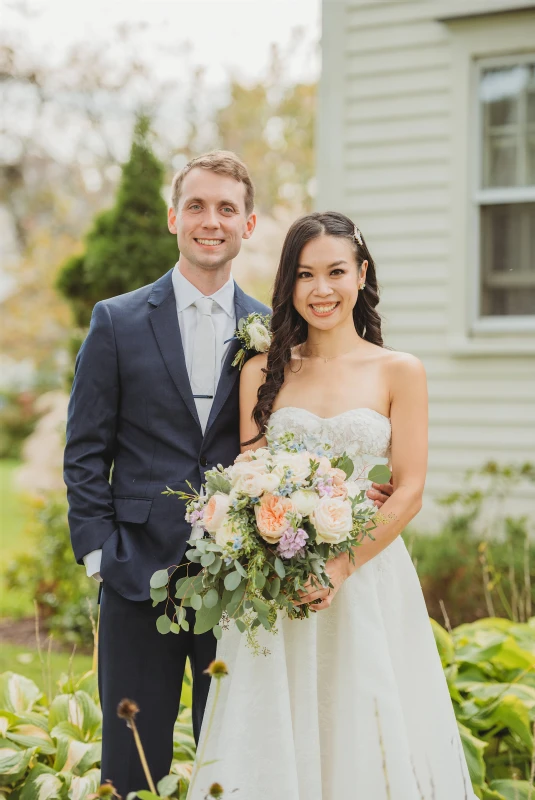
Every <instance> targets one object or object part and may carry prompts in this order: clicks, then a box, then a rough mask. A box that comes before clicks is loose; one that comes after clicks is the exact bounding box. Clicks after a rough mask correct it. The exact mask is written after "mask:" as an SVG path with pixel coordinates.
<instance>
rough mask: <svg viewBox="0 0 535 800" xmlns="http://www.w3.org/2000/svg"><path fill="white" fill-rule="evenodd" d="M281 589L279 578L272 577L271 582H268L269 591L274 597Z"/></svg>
mask: <svg viewBox="0 0 535 800" xmlns="http://www.w3.org/2000/svg"><path fill="white" fill-rule="evenodd" d="M280 590H281V581H280V578H279V577H278V576H277V577H275V578H273V580H272V581H271V583H270V584H269V593H270V595H271V596H272V597H273V599H275V597H277V595H278V594H279V592H280Z"/></svg>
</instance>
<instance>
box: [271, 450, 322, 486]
mask: <svg viewBox="0 0 535 800" xmlns="http://www.w3.org/2000/svg"><path fill="white" fill-rule="evenodd" d="M273 463H274V464H275V469H274V471H275V472H277V473H278V475H279V476H280V477H281V478H283V477H284V473H285V472H286V470H288V469H291V470H292V482H293V483H303V482H304V481H306V479H307V478H308V476H309V475H310V454H309V453H283V452H280V453H276V454H275V455H274V457H273ZM329 466H330V464H329Z"/></svg>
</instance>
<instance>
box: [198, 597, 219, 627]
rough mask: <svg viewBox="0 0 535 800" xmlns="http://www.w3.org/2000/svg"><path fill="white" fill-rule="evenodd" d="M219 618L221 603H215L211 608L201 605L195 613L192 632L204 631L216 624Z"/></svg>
mask: <svg viewBox="0 0 535 800" xmlns="http://www.w3.org/2000/svg"><path fill="white" fill-rule="evenodd" d="M220 619H221V603H219V602H218V603H216V605H215V606H214V607H213V608H206V606H202V607H201V608H200V609H199V611H197V614H196V615H195V627H194V629H193V631H194V633H197V634H199V633H206V632H207V631H209V630H210V629H212V628H213V627H214V626H215V625H217V624H218V622H219V620H220Z"/></svg>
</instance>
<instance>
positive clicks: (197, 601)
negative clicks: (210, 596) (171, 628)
mask: <svg viewBox="0 0 535 800" xmlns="http://www.w3.org/2000/svg"><path fill="white" fill-rule="evenodd" d="M189 601H190V603H191V607H192V608H194V609H195V611H199V609H200V608H201V607H202V597H201V595H200V594H192V595H191V597H190V599H189Z"/></svg>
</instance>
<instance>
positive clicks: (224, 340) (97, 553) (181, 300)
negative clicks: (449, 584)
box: [83, 264, 236, 581]
mask: <svg viewBox="0 0 535 800" xmlns="http://www.w3.org/2000/svg"><path fill="white" fill-rule="evenodd" d="M172 280H173V290H174V293H175V300H176V310H177V314H178V326H179V328H180V336H181V337H182V347H183V350H184V357H185V359H186V369H187V371H188V377H189V378H190V379H191V367H192V364H193V359H194V357H195V353H194V352H193V344H194V338H195V326H196V324H197V310H196V308H195V306H194V303H195V301H196V300H198V299H199V297H204V296H205V295H203V293H202V292H201V291H199V289H197V288H196V287H195V286H194V285H193V284H192V283H190V282H189V281H188V279H187V278H185V277H184V275H182V273H181V272H180V270H179V269H178V264H176V265H175V268H174V270H173V274H172ZM209 297H211V298H212V300H213V301H214V305H213V310H212V321H213V323H214V328H215V333H216V364H217V365H218V366H219V370H218V372H217V374H216V388H217V384H218V382H219V378H220V376H221V368H222V366H223V362H224V360H225V356H226V355H227V351H228V348H229V346H230V342H229V341H228V340H229V339H232V337H233V336H234V331H235V330H236V312H235V309H234V280H233V278H232V276H231V277H230V278H229V279H228V281H227V282H226V283H225V284H224V285H223V286H222V287H221V289H218V290H217V292H214V294H211V295H209ZM197 357H198V355H197ZM101 560H102V550H101V549H99V550H92V551H91V552H90V553H88V554H87V555H86V556H84V558H83V561H84V564H85V568H86V572H87V574H88V575H89V577H92V578H95V580H97V581H101V580H102V578H101V577H100V562H101Z"/></svg>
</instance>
